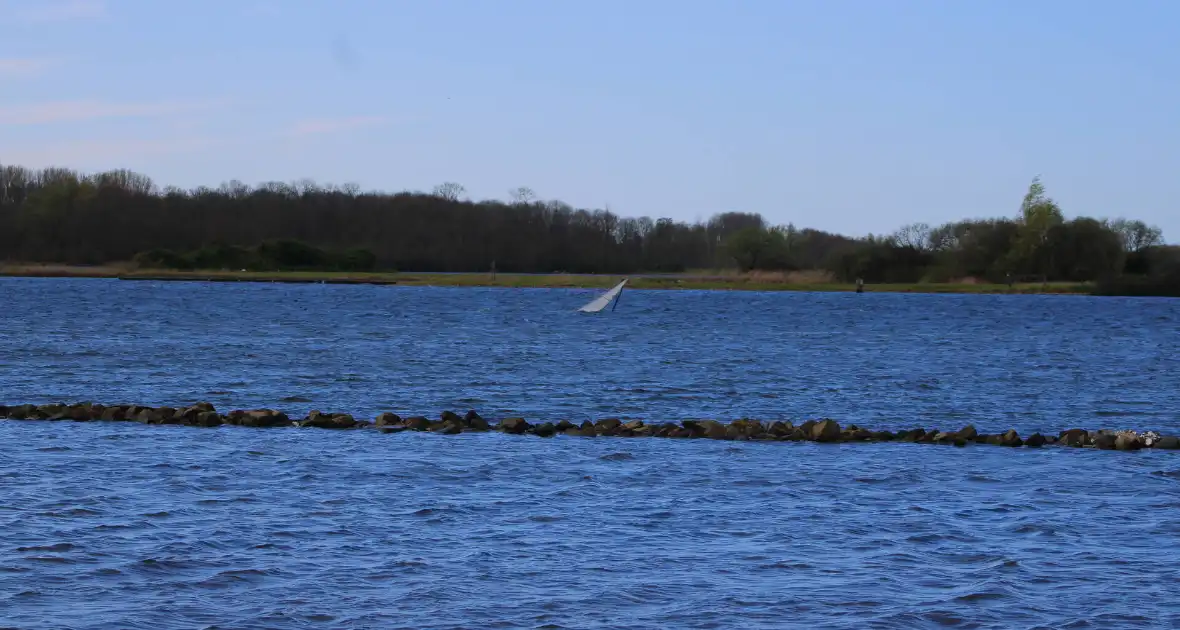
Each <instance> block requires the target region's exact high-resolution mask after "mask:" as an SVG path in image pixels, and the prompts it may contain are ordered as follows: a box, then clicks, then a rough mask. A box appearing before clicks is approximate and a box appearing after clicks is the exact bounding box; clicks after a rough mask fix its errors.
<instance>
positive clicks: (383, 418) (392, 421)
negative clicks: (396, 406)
mask: <svg viewBox="0 0 1180 630" xmlns="http://www.w3.org/2000/svg"><path fill="white" fill-rule="evenodd" d="M375 423H376V425H377V426H379V427H396V426H401V424H402V419H401V418H400V417H398V415H397V414H396V413H389V412H388V411H387V412H385V413H383V414H379V415H378V416H377V419H376V420H375Z"/></svg>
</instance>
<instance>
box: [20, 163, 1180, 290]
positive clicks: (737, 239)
mask: <svg viewBox="0 0 1180 630" xmlns="http://www.w3.org/2000/svg"><path fill="white" fill-rule="evenodd" d="M464 193H465V191H464V190H463V187H462V186H461V185H459V184H456V183H444V184H441V185H439V186H437V187H435V189H434V190H433V191H432V192H430V193H425V192H399V193H384V192H375V191H369V192H366V191H362V190H360V189H359V188H358V187H356V186H354V185H346V186H333V185H320V184H317V183H315V182H312V181H309V180H302V181H298V182H294V183H282V182H268V183H264V184H261V185H258V186H255V187H250V186H247V185H245V184H243V183H241V182H238V181H233V182H229V183H226V184H222V185H221V186H219V187H218V188H207V187H201V188H197V189H194V190H182V189H179V188H175V187H168V188H159V187H158V186H157V185H156V184H155V183H154V182H152V180H151V179H150V178H148V177H146V176H144V175H141V174H138V173H134V172H130V171H126V170H116V171H110V172H105V173H98V174H91V175H85V174H81V173H77V172H74V171H71V170H68V169H64V168H47V169H42V170H32V169H27V168H23V167H20V166H12V165H9V166H4V165H0V252H3V253H2V254H0V257H2V258H4V259H7V260H8V261H9V262H52V263H66V264H77V265H93V264H102V263H110V262H121V261H131V260H136V261H138V262H140V263H141V264H143V265H147V266H152V265H155V266H168V267H187V268H247V267H249V268H268V269H278V268H322V269H348V270H362V269H390V270H393V269H396V270H407V271H484V270H488V269H490V268H492V266H493V265H494V266H495V268H496V269H497V270H499V271H504V272H514V271H515V272H555V271H562V272H570V273H631V272H639V271H648V272H678V271H686V270H694V269H721V268H737V269H741V270H784V271H791V270H821V271H827V272H830V273H831V274H832V275H834V276H835V277H836V278H838V279H840V280H844V281H851V280H853V279H855V278H862V279H864V281H865V282H869V283H876V282H907V283H909V282H923V281H929V282H946V281H956V280H962V279H965V278H975V279H978V280H990V281H994V282H1004V281H1011V280H1016V281H1028V280H1036V281H1077V282H1083V281H1106V282H1108V283H1111V282H1116V281H1117V283H1119V284H1120V286H1122V285H1127V286H1131V285H1134V286H1135V287H1148V286H1149V285H1151V286H1155V287H1156V289H1152V290H1148V289H1146V288H1144V289H1143V290H1144V291H1145V292H1159V291H1158V285H1160V284H1161V283H1164V284H1172V285H1178V284H1180V283H1178V282H1177V279H1178V278H1180V252H1178V248H1175V247H1168V246H1166V245H1164V241H1163V236H1162V234H1161V233H1160V230H1159V229H1157V228H1154V227H1152V226H1149V225H1146V224H1144V223H1143V222H1141V221H1135V220H1128V219H1114V220H1105V219H1102V220H1100V219H1094V218H1086V217H1078V218H1073V219H1066V218H1065V216H1064V214H1063V213H1062V210H1061V208H1059V207H1058V204H1057V203H1056V202H1055V201H1054V200H1053V199H1052V198H1050V197H1049V196H1048V195H1047V194H1046V192H1045V188H1044V186H1043V185H1042V183H1041V182H1040V180H1039V179H1037V178H1034V179H1033V181H1032V183H1031V185H1030V186H1029V188H1028V190H1027V192H1026V194H1025V196H1024V198H1023V200H1022V201H1019V199H1018V198H1017V199H1014V203H1013V208H1012V212H1011V214H1010V216H997V217H995V218H989V219H971V220H964V221H958V222H954V223H948V224H946V225H941V226H928V225H924V224H914V225H907V226H905V227H903V228H901V229H899V230H898V231H897V232H895V233H893V234H889V235H880V236H868V237H863V238H852V237H847V236H842V235H839V234H832V233H828V232H824V231H820V230H813V229H807V228H796V227H795V226H794V225H785V226H774V225H769V224H768V223H767V222H766V221H765V220H764V219H763V217H762V216H761V215H759V214H754V213H745V212H725V213H721V214H717V215H715V216H714V217H712V218H711V219H709V220H708V221H706V222H703V223H684V222H678V221H674V220H672V219H667V218H658V219H652V218H648V217H640V218H624V217H619V216H616V215H614V214H612V213H610V212H607V211H604V210H587V209H575V208H572V207H570V206H569V205H567V204H564V203H562V202H559V201H543V200H539V199H537V198H536V195H535V194H533V192H532V191H531V190H529V189H527V188H520V189H517V190H515V191H513V192H512V193H511V196H512V198H511V200H510V201H496V200H484V201H471V200H466V199H463V198H462V197H463V196H464ZM1017 201H1019V203H1017ZM1123 288H1124V289H1125V288H1126V287H1125V286H1124V287H1123Z"/></svg>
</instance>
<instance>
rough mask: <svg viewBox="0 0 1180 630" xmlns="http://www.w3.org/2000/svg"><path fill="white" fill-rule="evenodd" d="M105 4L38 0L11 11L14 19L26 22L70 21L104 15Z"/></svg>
mask: <svg viewBox="0 0 1180 630" xmlns="http://www.w3.org/2000/svg"><path fill="white" fill-rule="evenodd" d="M106 14H107V6H106V3H105V2H103V0H65V1H63V2H57V1H54V0H38V1H37V2H29V3H26V4H23V5H22V6H21V7H20V8H18V9H16V10H14V11H13V12H12V14H11V15H12V16H13V17H14V18H16V21H18V22H23V23H26V24H45V23H51V22H70V21H73V20H92V19H95V18H101V17H105V16H106Z"/></svg>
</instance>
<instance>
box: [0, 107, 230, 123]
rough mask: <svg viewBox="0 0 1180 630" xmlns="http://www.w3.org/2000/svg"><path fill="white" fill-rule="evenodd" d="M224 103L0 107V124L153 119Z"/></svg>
mask: <svg viewBox="0 0 1180 630" xmlns="http://www.w3.org/2000/svg"><path fill="white" fill-rule="evenodd" d="M223 104H225V103H224V102H223V101H209V102H165V103H109V102H105V101H57V102H51V103H36V104H32V105H19V106H14V107H0V125H45V124H51V123H63V122H83V121H88V120H98V119H103V118H152V117H160V116H169V115H173V114H181V113H185V112H191V111H194V110H201V109H209V108H211V107H216V106H219V105H223Z"/></svg>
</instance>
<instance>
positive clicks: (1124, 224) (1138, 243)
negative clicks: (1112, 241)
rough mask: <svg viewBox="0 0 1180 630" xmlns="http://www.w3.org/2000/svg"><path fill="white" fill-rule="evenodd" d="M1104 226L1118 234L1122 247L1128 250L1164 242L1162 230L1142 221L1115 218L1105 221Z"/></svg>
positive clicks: (1145, 247) (1133, 250)
mask: <svg viewBox="0 0 1180 630" xmlns="http://www.w3.org/2000/svg"><path fill="white" fill-rule="evenodd" d="M1106 227H1108V228H1110V229H1111V230H1112V231H1114V233H1115V234H1118V235H1119V239H1120V240H1122V242H1123V248H1124V249H1126V250H1127V251H1128V252H1138V251H1142V250H1144V249H1147V248H1148V247H1154V246H1156V245H1163V243H1164V233H1163V231H1161V230H1160V229H1159V228H1158V227H1155V226H1154V225H1147V224H1146V223H1144V222H1142V221H1138V220H1128V219H1115V220H1113V221H1108V222H1106Z"/></svg>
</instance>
